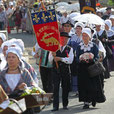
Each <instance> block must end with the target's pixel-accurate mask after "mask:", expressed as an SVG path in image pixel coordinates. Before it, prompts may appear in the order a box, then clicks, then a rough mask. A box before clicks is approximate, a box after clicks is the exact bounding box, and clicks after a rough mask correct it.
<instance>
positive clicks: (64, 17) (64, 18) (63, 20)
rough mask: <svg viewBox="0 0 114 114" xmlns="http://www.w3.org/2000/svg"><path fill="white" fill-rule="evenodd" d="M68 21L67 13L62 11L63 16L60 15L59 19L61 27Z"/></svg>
mask: <svg viewBox="0 0 114 114" xmlns="http://www.w3.org/2000/svg"><path fill="white" fill-rule="evenodd" d="M68 20H69V16H68V13H67V11H64V12H63V14H62V17H61V19H60V23H61V25H62V24H63V23H66V22H67V21H68Z"/></svg>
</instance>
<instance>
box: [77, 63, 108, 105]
mask: <svg viewBox="0 0 114 114" xmlns="http://www.w3.org/2000/svg"><path fill="white" fill-rule="evenodd" d="M89 66H90V64H89V63H88V64H87V63H80V64H79V70H78V71H79V73H78V92H79V101H80V102H81V101H83V102H92V101H95V102H98V103H102V102H105V100H106V99H105V95H104V92H103V86H102V80H101V77H100V76H96V77H92V78H91V77H90V76H89V73H88V70H87V68H88V67H89Z"/></svg>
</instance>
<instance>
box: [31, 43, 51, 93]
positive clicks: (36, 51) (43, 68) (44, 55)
mask: <svg viewBox="0 0 114 114" xmlns="http://www.w3.org/2000/svg"><path fill="white" fill-rule="evenodd" d="M32 55H33V56H34V58H36V62H37V64H39V72H40V76H41V81H42V85H43V90H44V91H45V92H47V93H53V81H52V74H51V72H52V64H51V63H50V62H49V60H48V56H49V51H47V50H44V49H42V48H41V47H40V46H39V45H38V43H36V44H35V46H34V47H33V50H32Z"/></svg>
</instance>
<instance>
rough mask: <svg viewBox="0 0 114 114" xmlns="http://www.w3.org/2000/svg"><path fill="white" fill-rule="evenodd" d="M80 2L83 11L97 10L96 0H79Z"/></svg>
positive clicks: (93, 11)
mask: <svg viewBox="0 0 114 114" xmlns="http://www.w3.org/2000/svg"><path fill="white" fill-rule="evenodd" d="M79 3H80V12H81V13H87V12H90V11H91V12H92V13H95V12H96V0H79Z"/></svg>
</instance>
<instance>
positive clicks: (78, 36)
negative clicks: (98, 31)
mask: <svg viewBox="0 0 114 114" xmlns="http://www.w3.org/2000/svg"><path fill="white" fill-rule="evenodd" d="M83 28H84V24H83V23H81V22H77V23H76V24H75V26H74V29H75V34H74V35H72V36H71V39H70V40H69V42H68V45H69V46H71V47H72V48H73V52H74V60H73V63H72V64H71V65H70V68H71V77H72V91H74V92H76V96H77V95H78V86H77V69H76V68H77V63H76V59H75V58H76V49H77V46H78V45H79V43H80V42H81V41H82V29H83Z"/></svg>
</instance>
